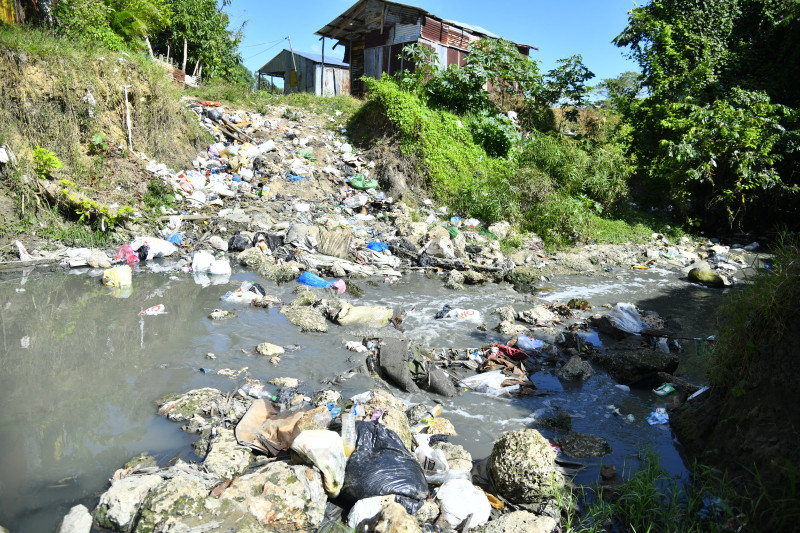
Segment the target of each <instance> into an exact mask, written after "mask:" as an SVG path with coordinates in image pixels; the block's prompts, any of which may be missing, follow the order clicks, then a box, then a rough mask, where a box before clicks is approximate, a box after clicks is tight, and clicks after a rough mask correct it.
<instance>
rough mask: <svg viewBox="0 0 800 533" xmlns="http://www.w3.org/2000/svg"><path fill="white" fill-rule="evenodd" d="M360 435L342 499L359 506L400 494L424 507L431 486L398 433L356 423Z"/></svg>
mask: <svg viewBox="0 0 800 533" xmlns="http://www.w3.org/2000/svg"><path fill="white" fill-rule="evenodd" d="M356 431H357V432H358V439H357V441H356V449H355V451H354V452H353V454H352V455H351V456H350V460H349V461H348V462H347V468H346V470H345V480H344V486H343V487H342V493H341V495H342V498H344V499H345V500H346V501H349V502H356V501H358V500H361V499H364V498H370V497H372V496H385V495H388V494H397V495H401V496H405V497H407V498H409V499H410V500H413V501H415V502H418V503H419V505H421V504H422V500H424V499H425V498H427V496H428V482H427V481H426V480H425V473H424V472H423V471H422V467H421V466H420V464H419V463H418V462H417V458H416V457H414V456H413V455H412V454H411V452H409V451H408V449H406V447H405V445H404V444H403V441H402V440H400V437H398V436H397V433H395V432H394V431H392V430H391V429H388V428H386V427H384V426H381V425H378V424H376V423H373V422H360V421H359V422H356ZM406 508H408V507H406ZM417 508H419V506H417ZM415 510H416V509H413V510H412V511H411V512H412V513H413V512H414V511H415Z"/></svg>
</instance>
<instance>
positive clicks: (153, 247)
mask: <svg viewBox="0 0 800 533" xmlns="http://www.w3.org/2000/svg"><path fill="white" fill-rule="evenodd" d="M137 241H138V242H141V243H144V244H146V245H147V246H149V247H150V249H149V250H147V260H148V261H150V260H151V259H154V258H156V257H167V256H170V255H172V254H174V253H175V251H176V250H177V248H175V245H174V244H172V243H171V242H169V241H165V240H164V239H159V238H157V237H136V240H135V241H134V242H133V244H131V246H132V247H133V248H134V249H138V248H139V247H138V246H134V244H136V242H137Z"/></svg>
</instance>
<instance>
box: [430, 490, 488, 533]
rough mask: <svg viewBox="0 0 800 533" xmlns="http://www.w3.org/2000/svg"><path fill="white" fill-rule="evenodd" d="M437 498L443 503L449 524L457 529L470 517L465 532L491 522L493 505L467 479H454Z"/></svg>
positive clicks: (439, 492) (439, 491) (438, 493)
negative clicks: (490, 516)
mask: <svg viewBox="0 0 800 533" xmlns="http://www.w3.org/2000/svg"><path fill="white" fill-rule="evenodd" d="M436 498H437V499H438V500H439V501H440V502H441V503H442V510H443V511H444V516H445V518H446V519H447V522H448V523H449V524H450V525H451V526H453V527H456V526H457V525H459V524H460V523H461V522H463V521H464V520H465V519H466V518H467V517H468V516H469V515H472V518H470V519H469V522H468V523H467V525H466V526H465V528H464V529H465V530H467V529H472V528H475V527H478V526H480V525H483V524H485V523H486V522H488V521H489V515H490V514H491V512H492V505H491V504H490V503H489V499H488V498H487V497H486V494H485V493H484V492H483V491H482V490H481V489H479V488H478V487H476V486H475V485H473V484H472V483H471V482H469V481H467V480H466V479H453V480H451V481H447V482H446V483H444V484H443V485H442V486H441V487H440V488H439V490H438V491H437V492H436Z"/></svg>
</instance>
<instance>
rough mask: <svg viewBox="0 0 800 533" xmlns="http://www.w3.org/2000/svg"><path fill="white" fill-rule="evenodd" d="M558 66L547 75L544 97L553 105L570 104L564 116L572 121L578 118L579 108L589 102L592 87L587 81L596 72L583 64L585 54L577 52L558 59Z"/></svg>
mask: <svg viewBox="0 0 800 533" xmlns="http://www.w3.org/2000/svg"><path fill="white" fill-rule="evenodd" d="M556 63H558V66H557V67H556V68H554V69H552V70H550V71H548V72H547V74H546V75H545V83H544V90H543V91H542V97H543V98H544V99H545V101H546V102H547V103H549V104H551V105H556V104H561V107H564V106H569V107H570V109H568V110H567V111H565V112H564V117H565V118H566V119H567V120H568V121H570V122H576V121H577V120H578V113H579V108H580V107H583V106H585V105H586V104H587V103H588V98H589V92H590V91H591V90H592V88H591V87H589V86H587V85H586V82H587V81H589V80H590V79H592V78H594V73H593V72H592V71H591V70H589V69H588V68H586V65H584V64H583V56H581V55H580V54H576V55H574V56H572V57H568V58H566V59H559V60H558V61H556Z"/></svg>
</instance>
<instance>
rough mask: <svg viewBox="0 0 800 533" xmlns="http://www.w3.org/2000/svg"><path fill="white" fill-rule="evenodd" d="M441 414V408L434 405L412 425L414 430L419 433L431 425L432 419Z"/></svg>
mask: <svg viewBox="0 0 800 533" xmlns="http://www.w3.org/2000/svg"><path fill="white" fill-rule="evenodd" d="M440 414H442V406H441V405H434V406H433V407H432V408H431V409H430V410H428V411H425V413H424V414H423V415H422V417H421V418H420V419H419V422H417V423H416V424H414V426H413V427H414V429H415V430H416V431H417V433H419V432H420V431H422V430H423V429H425V428H426V427H428V426H430V425H431V424H433V419H434V418H436V417H437V416H439V415H440Z"/></svg>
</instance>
